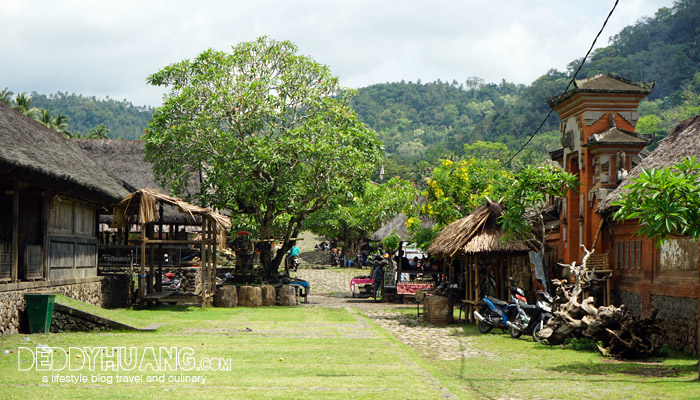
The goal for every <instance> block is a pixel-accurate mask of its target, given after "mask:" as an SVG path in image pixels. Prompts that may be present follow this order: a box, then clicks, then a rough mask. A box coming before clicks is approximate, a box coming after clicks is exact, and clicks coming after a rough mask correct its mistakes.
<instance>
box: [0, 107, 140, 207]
mask: <svg viewBox="0 0 700 400" xmlns="http://www.w3.org/2000/svg"><path fill="white" fill-rule="evenodd" d="M0 176H7V177H8V178H11V179H14V180H19V181H24V182H27V183H31V184H32V185H36V186H39V187H43V188H46V189H49V190H53V191H56V192H57V193H61V194H67V195H71V196H75V197H79V198H81V199H85V200H90V201H93V202H95V203H98V204H102V205H111V204H114V203H116V202H118V201H119V200H121V199H122V198H123V197H124V196H125V195H127V194H128V191H127V190H126V189H124V187H122V185H120V184H119V181H118V180H117V179H116V178H114V177H113V176H112V175H110V174H109V173H108V172H107V171H106V170H105V169H103V168H102V167H101V166H100V165H99V164H98V163H96V162H95V161H93V160H92V159H91V158H90V157H88V156H87V154H85V152H84V151H83V150H82V149H80V148H79V147H78V146H77V144H76V143H75V142H73V141H72V140H69V139H66V138H65V137H63V136H62V135H61V134H59V133H58V132H55V131H53V130H51V129H49V128H47V127H46V126H44V125H42V124H41V123H39V122H37V121H34V120H33V119H31V118H29V117H27V116H25V115H23V114H22V113H20V112H17V111H15V110H13V109H12V108H11V107H10V106H9V105H7V104H5V103H3V102H0Z"/></svg>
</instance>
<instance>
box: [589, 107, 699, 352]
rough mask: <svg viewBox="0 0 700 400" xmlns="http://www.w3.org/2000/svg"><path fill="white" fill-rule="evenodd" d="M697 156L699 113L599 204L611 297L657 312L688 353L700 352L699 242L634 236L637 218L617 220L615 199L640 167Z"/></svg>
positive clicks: (674, 343)
mask: <svg viewBox="0 0 700 400" xmlns="http://www.w3.org/2000/svg"><path fill="white" fill-rule="evenodd" d="M692 156H697V157H700V116H696V117H694V118H690V119H688V120H685V121H683V122H680V123H679V124H678V125H676V127H675V128H674V129H673V130H672V131H671V132H670V133H669V134H668V136H667V137H666V138H664V139H663V140H662V141H661V142H660V143H659V146H658V147H657V148H656V149H655V150H654V151H653V152H652V153H651V154H650V155H649V156H648V157H646V158H644V159H643V160H642V161H641V164H640V165H639V166H638V167H636V168H635V169H633V170H632V171H630V173H629V176H628V177H627V178H626V179H625V180H623V181H622V182H621V183H620V185H619V186H618V187H617V188H616V189H615V190H613V191H612V192H611V193H610V194H608V196H607V197H606V198H605V199H604V200H603V201H601V202H600V204H598V207H597V210H596V211H597V213H598V214H599V215H600V216H601V217H602V218H603V219H604V221H605V223H604V225H603V228H602V230H601V248H600V251H602V252H605V253H608V254H610V258H611V264H612V267H613V270H614V279H613V281H612V294H613V296H612V297H613V302H615V303H618V304H626V305H627V306H629V307H631V308H632V309H633V310H634V311H635V312H636V313H638V314H643V315H649V314H651V312H652V311H654V310H656V311H657V312H658V315H659V318H660V319H661V320H662V324H663V326H664V328H665V333H666V335H667V339H668V342H669V344H670V345H671V346H672V347H674V348H678V349H682V350H684V351H686V352H688V353H693V354H697V353H698V352H700V318H698V316H699V315H700V258H699V257H698V254H699V252H700V246H699V245H698V242H695V241H693V240H691V239H688V238H679V237H671V238H669V239H666V240H665V241H664V243H663V244H662V245H661V246H657V245H656V243H654V242H652V241H651V240H649V239H646V238H643V237H640V236H637V235H635V232H636V231H637V229H638V228H639V226H638V224H637V223H636V222H635V221H628V222H625V223H617V222H614V221H613V220H612V215H613V214H614V212H615V211H616V210H617V207H615V206H613V205H612V202H613V201H614V200H618V199H619V198H620V194H621V193H624V192H625V191H626V190H625V189H624V187H625V186H626V185H627V184H629V183H631V182H630V179H632V178H635V177H638V176H639V174H640V172H641V171H642V168H646V169H654V168H655V169H660V168H664V167H670V166H672V165H674V164H676V163H678V162H680V161H681V160H683V159H684V158H687V157H692Z"/></svg>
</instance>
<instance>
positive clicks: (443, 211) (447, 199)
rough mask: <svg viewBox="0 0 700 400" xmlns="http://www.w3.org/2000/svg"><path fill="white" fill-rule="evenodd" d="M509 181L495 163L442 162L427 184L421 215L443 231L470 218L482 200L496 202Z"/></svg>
mask: <svg viewBox="0 0 700 400" xmlns="http://www.w3.org/2000/svg"><path fill="white" fill-rule="evenodd" d="M512 179H513V176H512V174H511V173H510V172H508V171H506V170H504V169H502V168H501V167H500V164H499V162H498V161H497V160H482V159H475V158H470V159H467V160H460V161H457V162H454V161H452V160H441V161H440V164H439V165H438V166H437V167H435V168H434V169H433V171H432V175H431V177H430V178H429V179H428V180H427V188H426V190H425V191H424V192H423V195H424V196H425V204H423V205H421V207H420V215H421V216H422V217H424V218H425V217H427V218H430V219H431V220H433V221H435V222H436V223H437V225H439V226H440V227H444V226H445V225H447V224H449V223H451V222H453V221H455V220H457V219H459V218H462V217H466V216H467V215H469V213H471V212H472V210H474V209H475V208H476V207H478V206H480V205H481V204H483V203H484V202H485V201H486V200H485V198H484V196H487V197H490V198H492V199H494V200H498V199H499V198H500V197H501V196H503V195H504V194H505V193H506V191H507V190H508V187H509V185H510V182H511V181H512Z"/></svg>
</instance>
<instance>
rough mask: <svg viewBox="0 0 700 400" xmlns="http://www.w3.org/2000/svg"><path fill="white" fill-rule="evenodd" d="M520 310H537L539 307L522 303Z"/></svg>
mask: <svg viewBox="0 0 700 400" xmlns="http://www.w3.org/2000/svg"><path fill="white" fill-rule="evenodd" d="M520 308H522V309H523V310H534V309H535V308H537V306H533V305H532V304H524V303H520Z"/></svg>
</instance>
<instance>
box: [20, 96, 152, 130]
mask: <svg viewBox="0 0 700 400" xmlns="http://www.w3.org/2000/svg"><path fill="white" fill-rule="evenodd" d="M31 102H32V103H31V104H32V106H33V107H36V108H40V109H47V110H49V112H50V113H51V115H54V116H55V115H58V113H59V112H60V113H62V114H63V115H65V116H66V117H67V118H68V121H67V125H68V131H70V132H71V133H72V135H73V136H78V133H79V132H80V133H81V134H82V135H85V134H87V133H88V132H89V131H90V130H91V129H93V128H95V127H96V126H98V125H100V124H103V125H104V126H105V127H106V128H107V129H108V130H109V133H108V136H109V137H110V138H111V139H138V138H140V137H141V135H143V130H144V128H146V127H147V126H148V121H149V120H150V119H151V116H152V115H153V109H152V108H151V107H138V106H135V105H133V104H132V103H131V102H129V101H127V100H122V101H117V100H114V99H110V98H107V99H106V100H100V99H96V98H95V97H94V96H93V97H85V96H82V95H77V94H67V93H63V92H58V93H55V94H51V95H48V96H47V95H44V94H39V93H36V92H35V93H32V99H31Z"/></svg>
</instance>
